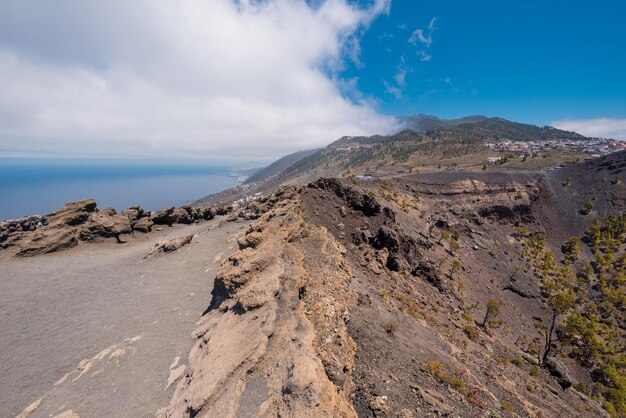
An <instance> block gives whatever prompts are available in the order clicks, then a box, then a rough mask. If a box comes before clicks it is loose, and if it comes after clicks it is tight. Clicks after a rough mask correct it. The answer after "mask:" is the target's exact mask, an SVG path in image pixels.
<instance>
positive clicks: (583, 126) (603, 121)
mask: <svg viewBox="0 0 626 418" xmlns="http://www.w3.org/2000/svg"><path fill="white" fill-rule="evenodd" d="M551 125H552V126H554V127H555V128H559V129H564V130H567V131H574V132H578V133H579V134H582V135H585V136H590V137H600V138H611V139H620V140H624V141H626V119H610V118H598V119H570V120H557V121H554V122H552V123H551Z"/></svg>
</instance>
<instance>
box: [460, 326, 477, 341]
mask: <svg viewBox="0 0 626 418" xmlns="http://www.w3.org/2000/svg"><path fill="white" fill-rule="evenodd" d="M463 332H465V334H466V335H467V338H469V339H470V340H472V341H476V340H478V338H479V337H480V334H479V333H478V330H477V329H476V327H475V326H473V325H466V326H465V328H463Z"/></svg>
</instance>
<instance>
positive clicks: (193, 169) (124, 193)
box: [0, 158, 237, 219]
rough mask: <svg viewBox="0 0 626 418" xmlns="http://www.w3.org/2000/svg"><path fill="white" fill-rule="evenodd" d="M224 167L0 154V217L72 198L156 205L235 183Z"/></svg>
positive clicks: (41, 209) (186, 199) (56, 205)
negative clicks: (38, 157) (39, 157)
mask: <svg viewBox="0 0 626 418" xmlns="http://www.w3.org/2000/svg"><path fill="white" fill-rule="evenodd" d="M229 171H230V170H228V169H227V168H224V167H220V168H216V167H214V166H213V167H211V166H206V165H202V164H200V163H197V162H191V163H190V162H168V161H161V162H157V161H132V160H85V159H81V160H78V159H17V158H11V159H0V219H12V218H17V217H21V216H24V215H35V214H46V213H48V212H51V211H53V210H55V209H58V208H61V207H63V205H64V204H65V203H66V202H68V201H72V200H81V199H85V198H88V197H92V198H94V199H96V202H97V203H98V207H100V208H105V207H114V208H115V209H118V210H122V209H126V208H128V207H130V206H133V205H137V204H139V205H141V206H142V207H143V208H145V209H149V210H160V209H163V208H165V207H168V206H180V205H182V204H185V203H191V202H193V201H195V200H197V199H199V198H201V197H204V196H206V195H208V194H211V193H215V192H219V191H221V190H225V189H228V188H230V187H234V186H236V185H237V182H236V181H235V179H234V178H232V177H231V176H229V175H228V174H229Z"/></svg>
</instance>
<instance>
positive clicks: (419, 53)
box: [416, 51, 432, 62]
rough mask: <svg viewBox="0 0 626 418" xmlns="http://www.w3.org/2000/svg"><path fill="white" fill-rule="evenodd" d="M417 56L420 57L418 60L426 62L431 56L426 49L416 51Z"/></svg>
mask: <svg viewBox="0 0 626 418" xmlns="http://www.w3.org/2000/svg"><path fill="white" fill-rule="evenodd" d="M416 54H417V56H418V57H420V61H423V62H426V61H430V60H431V58H432V56H431V55H430V54H429V53H428V52H426V51H417V52H416Z"/></svg>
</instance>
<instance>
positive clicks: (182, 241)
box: [146, 234, 193, 257]
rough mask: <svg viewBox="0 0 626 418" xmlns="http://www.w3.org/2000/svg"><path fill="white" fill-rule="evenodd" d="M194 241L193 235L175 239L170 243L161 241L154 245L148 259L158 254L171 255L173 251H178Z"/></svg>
mask: <svg viewBox="0 0 626 418" xmlns="http://www.w3.org/2000/svg"><path fill="white" fill-rule="evenodd" d="M192 239H193V234H189V235H184V236H182V237H178V238H174V239H172V240H169V241H160V242H158V243H156V244H155V245H154V247H153V248H152V250H150V252H149V253H148V255H146V257H148V256H151V255H153V254H156V253H169V252H172V251H177V250H179V249H181V248H182V247H184V246H185V245H187V244H189V243H190V242H191V240H192Z"/></svg>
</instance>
